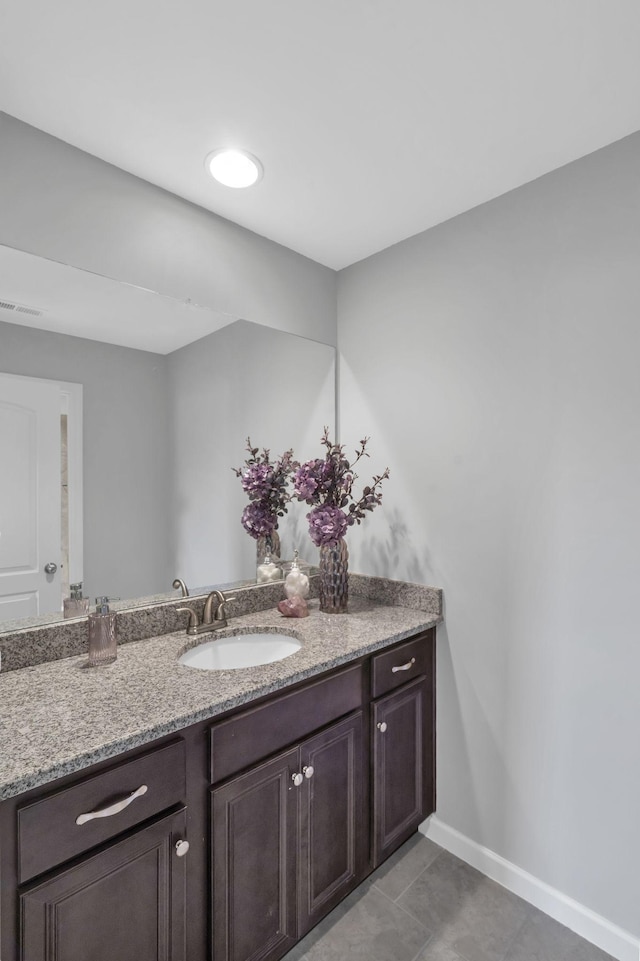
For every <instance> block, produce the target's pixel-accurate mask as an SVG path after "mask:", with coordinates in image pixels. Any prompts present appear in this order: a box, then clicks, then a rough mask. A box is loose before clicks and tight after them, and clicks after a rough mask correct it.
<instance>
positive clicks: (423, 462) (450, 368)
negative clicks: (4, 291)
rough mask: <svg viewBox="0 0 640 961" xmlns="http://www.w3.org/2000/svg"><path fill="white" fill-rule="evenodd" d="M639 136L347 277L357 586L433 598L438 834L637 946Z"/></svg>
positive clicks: (342, 288) (343, 280) (347, 403)
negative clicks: (428, 589) (360, 481)
mask: <svg viewBox="0 0 640 961" xmlns="http://www.w3.org/2000/svg"><path fill="white" fill-rule="evenodd" d="M639 170H640V135H635V136H633V137H630V138H628V139H626V140H624V141H621V142H620V143H618V144H615V145H613V146H611V147H609V148H607V149H604V150H602V151H599V152H598V153H595V154H593V155H591V156H589V157H587V158H585V159H583V160H581V161H578V162H576V163H573V164H571V165H569V166H567V167H564V168H562V169H561V170H558V171H556V172H554V173H552V174H550V175H548V176H546V177H544V178H542V179H540V180H538V181H535V182H533V183H531V184H529V185H527V186H525V187H522V188H521V189H519V190H516V191H514V192H512V193H510V194H507V195H506V196H504V197H501V198H499V199H497V200H495V201H493V202H491V203H489V204H486V205H484V206H482V207H479V208H477V209H475V210H473V211H471V212H469V213H467V214H465V215H463V216H460V217H458V218H456V219H454V220H452V221H450V222H448V223H445V224H443V225H442V226H440V227H437V228H435V229H432V230H430V231H428V232H426V233H424V234H421V235H419V236H417V237H414V238H412V239H410V240H408V241H406V242H404V243H401V244H398V245H397V246H395V247H392V248H390V249H389V250H387V251H384V252H383V253H381V254H379V255H377V256H375V257H372V258H370V259H368V260H366V261H364V262H362V263H360V264H357V265H355V266H353V267H351V268H349V269H347V270H344V271H343V272H341V274H340V275H339V284H338V324H339V350H340V357H341V360H340V364H341V378H340V392H341V393H340V413H341V421H342V439H343V440H346V441H348V442H349V444H354V443H355V441H356V440H357V439H358V438H359V437H360V435H361V434H362V432H363V431H366V432H367V433H369V434H371V435H372V440H371V450H372V452H373V457H372V460H371V462H369V464H368V466H369V467H370V469H371V472H374V471H377V470H380V469H382V468H384V466H386V465H387V464H389V465H390V467H391V471H392V474H391V480H390V481H389V483H388V485H387V490H386V492H385V495H384V504H383V508H382V509H380V510H379V511H378V513H377V515H376V514H374V515H372V517H371V518H369V519H367V522H366V523H365V524H364V525H363V526H362V527H361V528H359V529H357V530H354V531H352V532H351V534H350V535H349V540H350V551H351V556H352V558H353V566H354V568H355V569H356V570H361V571H364V572H368V573H372V574H378V573H380V574H388V575H391V576H392V577H406V578H410V579H412V580H417V581H426V582H428V583H433V584H436V585H441V586H443V587H444V591H445V602H446V626H445V627H444V628H443V629H442V630H441V631H440V633H439V646H438V814H439V817H440V818H441V819H442V820H443V821H444V822H446V823H448V824H449V825H451V826H452V827H453V828H456V829H457V830H459V831H461V832H462V833H463V834H465V835H467V836H468V837H470V838H471V839H473V840H474V841H476V842H477V843H479V844H481V845H486V846H487V847H488V848H490V849H491V850H493V851H495V852H497V853H498V854H500V855H502V856H503V857H505V858H507V859H509V860H510V861H512V862H515V864H517V865H518V866H520V867H521V868H523V869H525V870H526V871H529V872H531V873H532V874H533V875H534V876H536V877H537V878H540V879H542V880H543V881H546V882H548V883H549V884H551V885H552V886H554V887H556V888H558V889H559V890H560V891H562V892H564V893H565V894H567V895H569V896H571V897H573V898H575V899H577V900H578V901H579V902H581V903H582V904H584V905H586V906H588V907H589V908H591V909H593V910H594V911H596V912H599V913H600V914H602V915H604V917H606V918H608V919H609V920H611V921H613V922H614V923H617V924H619V925H620V926H622V927H623V928H625V929H627V930H628V931H629V932H631V933H633V934H635V935H639V934H640V921H639V915H638V904H639V903H640V881H639V877H640V875H639V874H638V843H637V841H638V832H637V819H638V811H640V774H639V772H640V738H639V736H638V733H639V732H640V698H639V697H638V677H640V644H639V643H638V618H637V590H638V575H639V572H640V564H639V560H640V548H639V545H640V500H639V496H638V491H639V490H640V454H639V451H640V428H639V423H640V421H639V416H638V412H639V410H640V376H639V375H638V358H639V357H640V321H639V316H640V269H639V265H640V231H639V230H638V224H639V223H640V218H639V214H640V177H639V175H638V171H639Z"/></svg>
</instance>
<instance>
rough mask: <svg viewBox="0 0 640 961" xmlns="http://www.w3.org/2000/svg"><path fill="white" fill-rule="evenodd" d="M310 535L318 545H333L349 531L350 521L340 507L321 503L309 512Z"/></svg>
mask: <svg viewBox="0 0 640 961" xmlns="http://www.w3.org/2000/svg"><path fill="white" fill-rule="evenodd" d="M307 520H308V521H309V535H310V537H311V540H312V541H313V543H314V544H315V545H316V547H333V546H334V545H335V544H337V543H338V541H339V540H340V538H341V537H344V535H345V534H346V532H347V527H348V526H349V521H348V520H347V518H346V516H345V514H344V513H343V512H342V511H341V510H340V508H339V507H328V506H323V505H321V506H320V507H314V509H313V510H312V511H309V513H308V514H307Z"/></svg>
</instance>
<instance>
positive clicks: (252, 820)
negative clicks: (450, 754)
mask: <svg viewBox="0 0 640 961" xmlns="http://www.w3.org/2000/svg"><path fill="white" fill-rule="evenodd" d="M434 670H435V630H430V631H428V632H425V633H422V634H419V635H416V636H414V637H412V638H409V639H408V640H406V641H403V642H401V643H399V644H396V645H393V646H392V647H389V648H385V649H384V650H382V651H380V652H379V653H377V654H372V655H369V656H367V657H361V658H358V659H355V660H354V661H353V662H351V663H349V664H346V665H343V666H341V667H339V668H336V669H334V670H331V671H327V672H326V673H325V674H321V675H319V676H318V677H314V678H311V679H309V680H308V681H304V682H300V683H299V684H297V685H295V686H293V687H291V688H290V689H288V690H286V691H283V692H279V693H275V694H272V695H269V696H265V697H263V698H261V699H259V700H257V701H256V702H254V703H252V704H250V705H248V706H246V707H245V708H243V709H236V710H234V711H230V712H229V713H228V714H226V715H224V716H222V717H220V718H219V719H217V720H215V721H212V720H208V721H202V722H200V723H198V724H194V725H192V726H191V727H189V728H186V729H185V730H184V731H181V732H180V733H179V734H178V735H176V734H173V735H170V736H167V737H165V738H161V739H159V740H158V741H157V742H154V743H153V744H152V745H147V746H146V747H145V748H137V749H133V750H131V751H129V752H127V753H126V754H125V755H123V756H122V757H120V758H118V759H115V760H113V759H112V760H111V761H104V762H101V763H99V764H96V765H94V766H93V767H91V768H88V769H87V770H85V771H83V772H82V773H80V774H75V775H68V776H66V777H64V778H61V779H60V780H59V781H57V782H56V783H55V784H53V785H48V786H47V787H46V788H39V789H38V788H36V789H33V790H31V791H29V792H28V793H27V794H25V795H22V796H20V797H16V798H11V799H10V800H7V801H4V802H2V804H0V957H2V961H114V959H117V961H187V958H188V961H276V959H278V958H281V957H282V956H283V955H284V954H285V953H286V952H287V951H288V950H289V949H290V948H291V947H293V945H294V944H295V943H296V941H297V940H298V939H299V938H301V937H302V936H303V935H305V934H306V933H307V932H308V931H309V930H310V929H311V928H312V927H313V926H314V925H315V924H317V922H318V921H320V920H321V918H323V917H324V916H325V915H326V914H327V913H328V912H329V911H330V910H332V908H334V907H335V906H336V905H337V904H338V903H339V902H340V901H341V900H342V898H344V897H345V895H347V894H348V893H349V892H350V891H351V890H352V889H353V888H354V887H356V885H357V884H359V883H360V881H362V880H363V879H364V878H365V877H366V876H367V874H368V873H369V872H370V871H371V870H373V868H374V867H376V866H377V865H378V864H379V863H380V862H381V861H383V860H384V859H385V858H386V857H388V856H389V855H390V854H391V853H392V852H393V851H394V850H395V849H396V848H397V847H398V846H399V845H400V844H401V843H402V842H403V841H404V840H405V839H406V838H407V837H409V835H410V834H411V833H413V832H414V831H415V830H416V828H417V827H418V825H419V823H420V821H422V819H423V818H425V817H426V816H427V815H428V814H430V813H431V812H432V811H433V810H434V808H435V776H434V759H435V750H434V736H435V722H434V710H435V700H434V699H435V693H434ZM143 787H144V790H142V788H143ZM86 812H89V813H91V812H93V815H92V818H91V819H90V820H84V818H83V815H85V814H86ZM95 812H99V813H98V814H97V816H95ZM105 812H106V813H107V814H108V816H106V817H105V816H104V815H105ZM78 818H80V820H78ZM185 839H187V840H188V843H189V845H190V846H191V847H190V850H189V852H188V854H187V855H186V856H184V854H185V851H186V848H185V846H184V844H181V845H180V848H179V849H176V844H177V843H178V842H179V841H184V840H185Z"/></svg>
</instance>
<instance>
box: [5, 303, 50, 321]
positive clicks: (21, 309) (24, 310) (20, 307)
mask: <svg viewBox="0 0 640 961" xmlns="http://www.w3.org/2000/svg"><path fill="white" fill-rule="evenodd" d="M0 310H13V311H14V313H16V314H28V316H29V317H42V316H43V315H44V311H43V310H38V308H37V307H27V306H26V304H12V303H11V301H10V300H0Z"/></svg>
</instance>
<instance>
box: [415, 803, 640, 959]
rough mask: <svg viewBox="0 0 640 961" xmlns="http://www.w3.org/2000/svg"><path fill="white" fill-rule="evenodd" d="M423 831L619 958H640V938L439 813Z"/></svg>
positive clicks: (561, 922)
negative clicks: (479, 842)
mask: <svg viewBox="0 0 640 961" xmlns="http://www.w3.org/2000/svg"><path fill="white" fill-rule="evenodd" d="M419 830H420V832H421V833H422V834H424V835H425V837H428V838H429V839H430V840H431V841H433V842H434V843H435V844H439V845H440V847H443V848H445V849H446V850H447V851H450V852H451V853H452V854H455V855H456V857H459V858H460V859H461V860H462V861H466V863H467V864H470V865H471V866H472V867H474V868H476V869H477V870H478V871H481V872H482V873H483V874H485V875H486V876H487V877H488V878H491V879H492V880H493V881H497V882H498V884H501V885H502V886H503V887H505V888H507V890H508V891H512V892H513V893H514V894H517V895H518V896H519V897H521V898H523V899H524V900H525V901H528V902H529V904H533V905H535V907H536V908H539V909H540V910H541V911H544V913H545V914H548V915H550V917H552V918H555V920H556V921H559V922H560V924H564V925H565V926H566V927H567V928H571V930H572V931H575V933H576V934H579V935H580V936H581V937H582V938H585V940H587V941H590V942H591V943H592V944H595V945H597V946H598V947H599V948H601V949H602V950H603V951H606V952H607V954H610V955H612V956H613V957H614V958H617V959H618V961H640V940H639V939H638V938H635V937H633V936H632V935H631V934H629V933H628V932H627V931H623V929H622V928H619V927H618V926H617V925H615V924H612V923H611V922H610V921H607V919H606V918H603V917H602V916H601V915H599V914H596V913H595V911H591V910H590V909H589V908H586V907H585V906H584V905H582V904H579V903H578V901H574V900H573V899H572V898H569V897H567V896H566V894H562V892H561V891H557V890H556V889H555V888H552V887H551V886H550V885H549V884H545V882H544V881H540V880H538V878H535V877H534V876H533V875H532V874H528V873H527V872H526V871H523V870H522V868H519V867H517V865H515V864H512V863H511V862H510V861H506V860H505V859H504V858H502V857H500V855H499V854H495V853H494V852H493V851H490V850H489V849H488V848H484V847H482V845H480V844H476V842H475V841H472V840H471V839H470V838H468V837H466V836H465V835H464V834H461V833H460V832H459V831H456V829H455V828H452V827H449V825H448V824H445V823H444V822H443V821H441V820H440V819H439V818H438V817H436V816H435V815H432V816H431V817H430V818H427V820H426V821H424V822H423V823H422V824H421V825H420V829H419Z"/></svg>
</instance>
